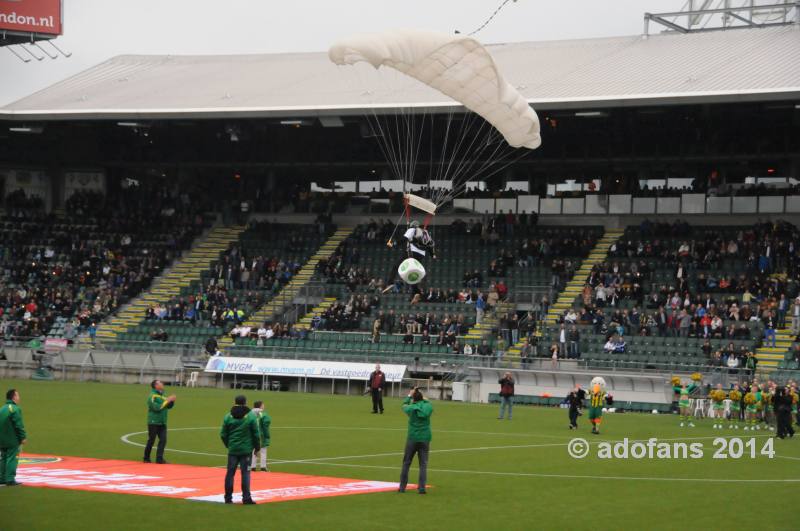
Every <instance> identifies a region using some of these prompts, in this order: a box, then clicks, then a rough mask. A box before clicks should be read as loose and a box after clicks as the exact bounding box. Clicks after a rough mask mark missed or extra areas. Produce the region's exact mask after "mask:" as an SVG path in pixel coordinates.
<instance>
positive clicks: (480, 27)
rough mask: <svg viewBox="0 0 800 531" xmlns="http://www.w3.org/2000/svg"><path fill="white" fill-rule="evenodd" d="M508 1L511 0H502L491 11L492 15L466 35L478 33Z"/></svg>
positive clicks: (515, 1)
mask: <svg viewBox="0 0 800 531" xmlns="http://www.w3.org/2000/svg"><path fill="white" fill-rule="evenodd" d="M510 1H512V0H503V3H501V4H500V5H499V6H498V7H497V9H495V10H494V13H492V15H491V16H490V17H489V18H487V19H486V21H485V22H484V23H483V24H481V25H480V26H478V28H477V29H474V30H472V31H471V32H469V33H467V35H468V36H470V37H472V36H473V35H476V34H477V33H479V32H480V31H481V30H483V28H485V27H486V26H488V25H489V23H490V22H491V21H492V19H493V18H494V17H496V16H497V14H498V13H500V11H501V10H502V9H503V8H504V7H506V4H507V3H509V2H510ZM513 2H514V3H517V0H513ZM456 33H459V32H458V31H456Z"/></svg>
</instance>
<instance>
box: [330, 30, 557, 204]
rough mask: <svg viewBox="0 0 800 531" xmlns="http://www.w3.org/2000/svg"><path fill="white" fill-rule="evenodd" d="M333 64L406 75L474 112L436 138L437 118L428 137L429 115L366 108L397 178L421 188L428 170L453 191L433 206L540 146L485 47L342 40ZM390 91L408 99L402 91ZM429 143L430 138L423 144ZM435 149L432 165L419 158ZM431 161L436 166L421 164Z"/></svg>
mask: <svg viewBox="0 0 800 531" xmlns="http://www.w3.org/2000/svg"><path fill="white" fill-rule="evenodd" d="M328 56H329V57H330V60H331V61H332V62H333V63H335V64H337V65H340V66H354V65H357V64H358V63H367V64H369V65H372V66H373V67H374V68H375V69H378V70H389V71H396V72H400V73H402V74H403V75H404V76H408V77H411V78H414V79H416V80H418V81H419V82H421V83H423V84H424V85H427V86H428V87H431V88H433V89H435V90H437V91H439V92H440V93H442V94H444V95H446V96H448V97H450V98H452V99H453V100H455V103H456V104H460V105H463V107H465V108H466V109H467V110H468V111H472V112H467V113H466V115H460V114H459V115H458V116H455V112H456V110H458V109H459V107H458V106H457V105H452V106H448V109H449V113H450V114H449V117H447V121H446V124H445V126H446V132H444V133H443V134H441V135H440V136H435V135H434V132H433V131H432V130H433V129H434V128H435V125H434V122H435V120H434V118H433V117H431V121H430V124H429V126H428V128H427V132H424V131H425V130H426V128H425V127H424V125H425V123H426V122H425V119H426V118H425V115H426V113H427V112H428V111H427V110H426V109H425V107H424V105H423V106H420V105H415V106H412V105H411V104H409V103H406V104H402V103H399V104H394V105H387V104H386V103H382V104H376V103H374V102H370V101H368V100H367V101H365V102H364V107H365V109H366V111H365V113H366V115H367V118H368V120H369V123H370V127H371V128H372V130H373V136H375V137H376V138H377V139H378V140H379V142H380V143H381V149H382V151H383V154H384V157H385V158H386V159H387V161H388V162H389V164H390V166H391V167H392V170H393V172H394V173H395V175H396V178H398V179H401V180H403V181H404V182H415V177H416V181H419V180H420V179H419V177H420V176H419V175H417V173H418V171H420V170H422V171H425V172H428V174H427V178H428V182H429V183H430V182H431V181H434V180H435V181H449V182H451V183H452V184H451V186H450V187H449V189H440V190H438V191H437V192H434V193H431V194H430V197H429V198H428V200H429V201H430V203H431V204H432V205H436V206H437V207H438V206H441V205H442V204H444V203H446V202H448V201H450V200H451V199H452V198H453V197H455V196H457V195H459V194H460V193H462V192H463V190H465V188H466V185H467V182H468V181H474V180H480V179H487V178H488V177H490V176H491V175H494V174H496V173H498V172H500V171H502V170H503V169H505V168H506V167H507V166H509V165H510V164H513V163H514V162H516V161H517V160H519V159H520V158H522V157H523V156H525V155H526V154H527V153H529V150H532V149H536V148H537V147H539V145H540V144H541V142H542V140H541V137H540V134H539V119H538V117H537V116H536V112H534V110H533V109H532V108H531V106H530V105H529V104H528V102H527V101H526V100H525V98H524V97H523V96H522V95H521V94H520V93H519V91H518V90H517V89H516V88H514V87H513V86H512V85H511V84H509V83H508V82H507V81H506V80H505V78H504V77H503V75H502V74H501V73H500V71H499V69H498V67H497V65H496V63H495V61H494V59H493V58H492V56H491V54H490V53H489V51H488V50H487V49H486V47H484V46H483V45H482V44H481V43H480V42H478V41H477V40H475V39H474V38H472V37H469V36H465V35H448V34H443V33H436V32H429V31H418V30H393V31H386V32H383V33H372V34H363V35H356V36H353V37H350V38H347V39H344V40H341V41H339V42H337V43H335V44H334V45H333V46H331V48H330V50H329V52H328ZM389 90H390V91H391V92H390V93H391V94H392V95H395V94H400V95H399V96H396V97H397V98H402V90H403V87H402V86H400V85H397V86H393V87H391V88H390V89H389ZM362 94H363V95H365V96H369V95H370V94H372V92H371V91H369V90H365V91H363V92H362ZM446 112H447V111H445V115H446ZM393 113H394V114H393ZM476 116H478V117H479V118H477V119H476V118H475V117H476ZM487 123H488V124H489V127H488V128H487V127H485V124H487ZM453 124H456V125H455V126H453V127H451V126H452V125H453ZM425 135H429V136H430V138H423V136H425ZM429 144H430V149H431V153H430V157H424V156H423V157H420V156H419V155H420V151H421V150H424V149H426V148H427V147H428V145H429ZM434 144H438V145H435V146H434ZM519 148H525V149H521V150H520V149H519ZM520 151H521V152H520ZM425 159H427V160H428V161H431V162H433V161H436V164H433V163H431V164H424V165H423V164H418V161H419V160H425ZM437 159H438V160H437ZM444 188H447V187H444ZM406 199H407V200H408V198H406ZM420 199H422V198H420ZM411 206H416V205H413V203H411ZM425 206H426V207H427V208H422V209H421V210H423V211H425V212H427V213H429V214H433V212H434V211H435V209H434V208H432V206H431V205H425Z"/></svg>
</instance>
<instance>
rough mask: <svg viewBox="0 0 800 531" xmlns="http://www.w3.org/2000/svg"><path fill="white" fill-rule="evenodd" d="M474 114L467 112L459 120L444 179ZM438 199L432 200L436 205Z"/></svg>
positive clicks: (469, 127) (448, 172)
mask: <svg viewBox="0 0 800 531" xmlns="http://www.w3.org/2000/svg"><path fill="white" fill-rule="evenodd" d="M475 116H476V115H475V114H473V113H468V114H467V115H466V116H465V120H463V121H462V122H461V127H460V128H459V130H458V133H457V135H456V138H455V141H454V145H453V149H452V151H451V152H450V157H449V159H448V161H447V166H445V168H444V170H443V171H444V176H443V178H444V179H447V178H448V177H449V176H450V175H451V174H450V168H451V167H452V166H453V163H454V162H455V160H456V158H457V157H458V156H459V154H460V153H461V146H462V145H463V143H464V140H465V139H466V137H467V134H466V133H467V132H468V131H469V130H470V129H471V128H472V122H473V121H474V120H475ZM473 139H474V138H473ZM446 147H447V146H445V149H446ZM462 156H463V155H462ZM452 188H453V186H451V189H452ZM440 199H441V198H440V197H437V198H436V200H435V201H434V202H435V203H436V204H437V205H438V204H439V200H440Z"/></svg>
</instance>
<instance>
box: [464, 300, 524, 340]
mask: <svg viewBox="0 0 800 531" xmlns="http://www.w3.org/2000/svg"><path fill="white" fill-rule="evenodd" d="M513 308H514V305H513V304H512V303H510V302H499V303H497V306H496V307H495V309H494V311H493V312H487V313H486V314H485V315H484V316H483V321H481V322H480V323H475V326H473V327H472V328H470V329H469V330H468V331H467V333H466V334H464V338H463V339H464V341H480V340H482V339H484V338H486V336H488V335H489V334H490V333H491V332H492V329H497V327H498V321H499V317H498V316H499V315H502V314H504V313H508V312H510V311H511V310H512V309H513Z"/></svg>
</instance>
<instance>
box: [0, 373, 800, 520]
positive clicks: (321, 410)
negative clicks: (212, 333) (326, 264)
mask: <svg viewBox="0 0 800 531" xmlns="http://www.w3.org/2000/svg"><path fill="white" fill-rule="evenodd" d="M10 387H16V388H18V389H19V390H20V393H21V395H22V403H21V405H22V407H23V411H24V417H25V423H26V428H27V430H28V433H29V444H28V445H27V446H26V447H25V451H28V452H31V453H39V454H55V455H71V456H85V457H96V458H113V459H130V460H139V459H141V454H142V449H141V447H139V446H136V444H139V445H141V444H143V442H144V440H145V435H144V434H143V433H141V432H142V431H143V430H145V429H146V425H145V417H146V406H145V401H146V398H147V394H148V387H147V386H138V385H137V386H134V385H106V384H94V383H59V382H33V381H13V380H0V388H2V389H3V390H5V389H8V388H10ZM167 392H168V393H176V394H177V395H178V402H177V404H176V407H175V409H174V410H173V411H172V412H171V413H170V422H169V428H170V431H169V443H168V450H167V454H166V456H167V459H168V460H169V461H171V462H173V463H186V464H195V465H204V466H221V465H223V464H224V462H225V457H224V452H225V449H224V448H223V447H222V444H221V442H220V441H219V438H218V429H219V424H220V422H221V420H222V417H223V415H224V414H225V412H226V411H227V410H228V409H229V407H230V405H231V404H232V402H233V396H234V395H235V394H237V392H236V391H233V390H217V389H184V388H178V389H168V390H167ZM246 394H247V396H248V402H249V403H252V401H253V400H256V399H262V400H264V401H265V404H266V408H267V410H268V411H269V413H270V415H271V416H272V419H273V428H272V446H270V450H269V452H270V459H271V469H272V470H276V471H281V472H294V473H300V474H313V475H330V476H338V477H350V478H363V479H374V480H383V481H397V479H398V476H399V465H400V460H401V455H402V449H403V444H404V440H405V425H406V417H405V415H403V414H402V412H401V411H400V401H399V400H396V399H387V400H386V401H385V404H386V413H385V414H384V415H372V414H370V409H371V405H370V402H369V398H368V397H345V396H326V395H312V394H308V395H305V394H294V393H270V392H253V391H249V392H246ZM496 417H497V409H496V408H495V407H494V406H489V405H478V404H460V403H451V402H437V401H434V416H433V434H434V440H433V442H432V444H431V450H432V452H431V456H430V464H429V468H430V470H429V483H430V484H431V488H430V490H429V493H428V495H427V496H419V495H417V494H416V493H415V492H410V491H409V492H407V493H406V494H402V495H401V494H397V493H394V492H392V493H381V494H366V495H356V496H345V497H336V498H321V499H313V500H303V501H291V502H280V503H267V504H261V505H258V506H255V507H242V506H225V505H219V504H211V503H202V502H191V501H185V500H173V499H161V498H152V497H145V496H135V495H126V494H106V493H90V492H78V491H67V490H56V489H45V488H33V487H21V488H13V489H9V488H0V529H1V530H3V531H13V530H17V529H25V530H36V531H39V530H48V531H49V530H61V529H80V530H81V531H87V530H94V529H97V530H115V531H116V530H127V529H131V530H141V529H160V528H164V529H171V530H172V529H215V530H217V529H226V530H228V529H247V530H248V531H252V530H253V529H278V530H284V529H289V530H291V529H304V530H319V529H359V528H377V529H404V530H408V529H415V530H427V529H437V530H443V529H456V530H465V529H503V530H504V531H505V530H516V529H520V530H530V529H548V530H559V529H592V528H601V529H614V530H625V529H631V530H645V529H647V530H656V529H670V530H671V529H676V528H679V527H692V528H696V529H714V530H716V529H732V528H736V529H744V528H757V529H769V530H772V529H786V530H790V529H792V530H794V529H798V528H800V516H798V514H797V512H796V510H795V509H794V507H795V503H794V502H796V500H797V496H798V494H800V437H796V438H795V439H793V440H785V441H782V440H777V439H776V440H775V441H774V449H775V453H776V457H774V458H772V459H770V458H767V457H765V456H762V455H760V454H759V455H757V456H756V458H755V459H751V458H750V457H746V458H741V459H714V458H712V454H713V452H714V450H715V448H714V447H713V446H712V443H713V439H714V437H720V436H725V437H731V436H738V437H741V438H749V436H751V434H750V432H743V431H742V430H741V429H740V430H738V431H736V432H733V431H728V430H724V431H720V430H714V429H712V428H711V424H712V422H710V421H704V422H700V423H699V424H698V426H697V427H696V428H680V427H679V426H678V420H677V417H676V416H672V415H660V416H656V415H642V414H613V415H606V417H605V419H604V422H603V426H602V434H601V435H599V436H592V435H591V434H590V433H589V430H590V427H589V424H588V421H587V420H586V417H585V416H583V417H581V418H580V421H579V422H580V429H579V430H578V432H574V431H569V430H568V429H567V415H566V412H565V410H560V409H543V408H533V407H524V408H523V407H518V408H516V410H515V412H514V420H513V421H511V422H508V421H500V420H497V419H496ZM756 435H758V445H757V448H758V449H759V450H760V448H761V446H762V443H763V441H764V440H765V435H766V433H765V432H764V431H760V432H756ZM126 436H127V437H126ZM573 437H584V438H586V439H588V440H589V441H590V442H592V443H595V447H594V448H593V453H595V452H596V443H598V442H600V441H618V440H621V439H623V438H625V437H627V438H629V439H631V440H647V439H649V438H650V437H657V438H658V439H660V440H669V439H676V440H678V439H679V440H685V441H686V442H701V443H703V444H704V451H705V457H704V458H702V459H678V460H655V459H652V460H651V459H638V460H635V459H627V460H620V459H615V460H602V459H599V458H597V457H596V456H590V457H587V458H585V459H581V460H578V459H573V458H571V457H570V456H569V455H568V453H567V446H566V445H567V442H568V441H569V440H570V439H572V438H573ZM123 438H124V439H126V440H127V441H128V442H125V440H123ZM153 466H157V465H153ZM411 479H412V481H415V480H416V470H415V469H412V476H411ZM221 487H222V486H221V485H220V489H221Z"/></svg>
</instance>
